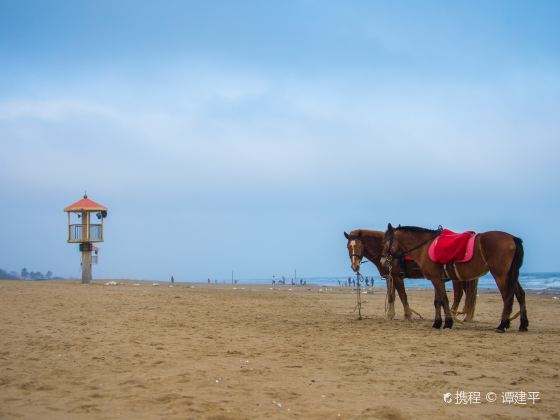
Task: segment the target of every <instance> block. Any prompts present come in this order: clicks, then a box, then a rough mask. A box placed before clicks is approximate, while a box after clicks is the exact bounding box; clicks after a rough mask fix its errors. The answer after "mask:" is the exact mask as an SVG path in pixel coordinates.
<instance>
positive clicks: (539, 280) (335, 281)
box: [218, 272, 560, 293]
mask: <svg viewBox="0 0 560 420" xmlns="http://www.w3.org/2000/svg"><path fill="white" fill-rule="evenodd" d="M348 277H349V276H339V277H302V279H303V280H305V281H306V282H307V285H313V286H328V287H334V286H339V285H340V284H347V280H348ZM350 277H351V278H352V279H355V278H356V276H355V275H354V276H350ZM371 277H372V276H368V278H371ZM373 278H374V280H375V283H374V284H375V286H379V287H383V286H385V284H386V283H385V280H384V279H382V278H381V277H380V276H379V275H377V276H373ZM299 280H300V278H299V277H298V282H297V283H298V284H299ZM236 281H237V284H269V285H272V278H270V279H236ZM519 281H520V283H521V286H523V288H524V289H525V290H539V291H551V292H555V291H558V293H560V272H550V273H521V274H520V276H519ZM218 283H219V284H224V283H227V284H231V279H229V280H220V281H218ZM276 284H278V283H276ZM286 285H287V286H288V285H291V278H288V277H286ZM405 285H406V287H407V288H413V289H414V288H420V289H423V288H430V289H431V288H432V283H431V282H430V281H428V280H424V279H406V280H405ZM447 287H448V288H451V287H452V284H451V282H448V283H447ZM478 287H479V288H480V289H497V287H496V282H495V281H494V278H493V277H492V275H491V274H487V275H485V276H483V277H481V278H480V280H479V282H478Z"/></svg>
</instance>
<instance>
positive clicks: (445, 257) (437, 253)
mask: <svg viewBox="0 0 560 420" xmlns="http://www.w3.org/2000/svg"><path fill="white" fill-rule="evenodd" d="M476 235H477V234H476V233H474V232H473V231H467V232H463V233H455V232H453V231H451V230H448V229H443V230H442V231H441V235H440V236H438V237H437V238H436V239H434V240H433V242H432V243H431V244H430V248H429V249H428V255H429V257H430V259H431V260H432V261H433V262H435V263H438V264H448V263H450V262H451V261H455V262H458V263H463V262H467V261H470V260H471V258H472V257H473V253H474V240H475V238H476Z"/></svg>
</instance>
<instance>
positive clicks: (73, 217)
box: [64, 194, 107, 284]
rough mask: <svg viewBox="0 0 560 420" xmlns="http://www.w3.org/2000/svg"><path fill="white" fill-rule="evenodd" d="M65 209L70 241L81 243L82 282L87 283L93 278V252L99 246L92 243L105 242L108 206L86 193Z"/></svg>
mask: <svg viewBox="0 0 560 420" xmlns="http://www.w3.org/2000/svg"><path fill="white" fill-rule="evenodd" d="M64 211H65V212H66V213H68V243H75V244H76V243H77V244H80V252H81V253H82V283H84V284H87V283H89V282H90V281H91V279H92V275H91V265H92V262H93V261H92V255H91V253H92V251H95V253H96V254H97V247H95V246H93V245H92V244H93V243H94V242H103V219H105V218H106V217H107V207H105V206H102V205H101V204H98V203H96V202H95V201H92V200H90V199H89V198H88V196H87V194H84V198H82V199H81V200H79V201H76V202H75V203H74V204H71V205H69V206H68V207H66V208H65V209H64ZM95 219H97V220H95ZM95 222H97V223H95ZM96 259H97V257H96ZM95 263H97V261H95Z"/></svg>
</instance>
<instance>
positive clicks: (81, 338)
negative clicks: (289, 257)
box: [0, 280, 560, 419]
mask: <svg viewBox="0 0 560 420" xmlns="http://www.w3.org/2000/svg"><path fill="white" fill-rule="evenodd" d="M107 281H108V280H105V281H103V282H101V281H98V282H94V283H93V284H91V285H81V284H79V283H78V282H70V281H45V282H24V281H2V282H0V316H1V319H2V323H1V325H0V418H2V419H14V418H27V419H85V418H88V419H90V418H95V419H114V418H119V419H128V418H131V419H132V418H134V419H136V418H146V419H150V418H166V419H173V418H182V419H184V418H215V419H218V418H224V419H225V418H227V419H230V418H231V419H236V418H255V419H256V418H305V419H309V418H317V419H319V418H321V419H322V418H386V419H401V418H402V419H405V418H410V419H413V418H432V419H439V418H441V419H443V418H450V417H452V418H464V419H467V418H473V417H475V416H476V417H488V418H496V417H501V418H528V417H530V418H560V397H559V395H560V378H559V374H560V354H559V352H558V349H559V348H560V324H559V322H558V319H559V318H560V300H559V299H556V298H555V296H554V295H538V294H529V295H528V311H529V320H530V326H529V332H528V333H518V332H517V327H518V325H519V320H515V321H513V325H512V329H511V330H510V331H508V332H507V333H505V334H497V333H495V332H494V327H495V326H496V325H497V324H498V320H499V314H500V312H501V307H502V304H501V298H500V297H499V295H498V294H497V293H481V294H480V296H479V298H478V306H477V311H476V322H475V323H472V324H464V323H456V324H455V327H454V328H453V329H452V330H434V329H432V328H431V323H432V319H433V305H432V301H433V293H432V291H431V290H416V291H414V290H408V293H409V301H410V303H411V306H412V307H413V308H414V309H415V310H417V311H418V312H420V313H421V314H422V315H424V317H425V318H426V319H425V320H420V319H416V320H413V321H411V322H409V321H405V320H403V315H402V306H400V302H398V301H397V304H396V309H397V317H398V319H396V320H393V321H388V320H386V319H385V317H384V303H385V294H384V290H382V289H379V290H377V292H376V293H375V294H368V295H365V296H364V301H365V303H364V305H363V314H364V315H365V316H364V319H362V320H361V321H358V320H357V314H356V313H355V312H353V309H354V307H355V302H356V296H355V294H354V293H352V290H351V289H350V288H343V289H341V288H321V287H310V288H307V287H306V288H291V287H288V286H284V287H279V288H276V289H274V290H272V289H271V288H270V287H264V286H249V285H237V286H214V285H211V286H203V285H194V286H190V285H182V284H175V285H174V287H169V284H161V285H160V286H158V287H155V286H152V284H151V283H144V282H138V283H135V282H134V281H130V282H118V284H117V285H105V283H106V282H107ZM135 284H136V285H135ZM516 308H517V304H516V306H514V310H517V309H516ZM461 392H463V393H461ZM445 393H450V395H448V400H449V401H450V402H449V403H446V402H445V401H444V398H443V396H444V394H445ZM489 393H495V394H496V401H494V402H489V401H488V400H487V395H488V394H489ZM508 393H510V394H508ZM490 395H492V394H490ZM467 396H468V397H469V398H468V399H467V398H466V397H467ZM477 396H480V400H478V398H477ZM513 396H515V398H514V399H513ZM463 397H465V398H464V399H463ZM504 398H505V399H506V401H505V402H504ZM490 399H491V398H490ZM508 401H509V403H508ZM457 402H460V403H462V404H457ZM465 402H466V403H465ZM523 402H525V403H523Z"/></svg>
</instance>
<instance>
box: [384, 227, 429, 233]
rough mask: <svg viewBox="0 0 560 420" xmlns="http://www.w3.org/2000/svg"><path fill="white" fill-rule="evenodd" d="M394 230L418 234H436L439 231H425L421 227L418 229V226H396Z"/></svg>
mask: <svg viewBox="0 0 560 420" xmlns="http://www.w3.org/2000/svg"><path fill="white" fill-rule="evenodd" d="M395 230H407V231H410V232H420V233H438V232H439V230H434V229H426V228H423V227H418V226H398V227H396V228H395Z"/></svg>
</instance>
